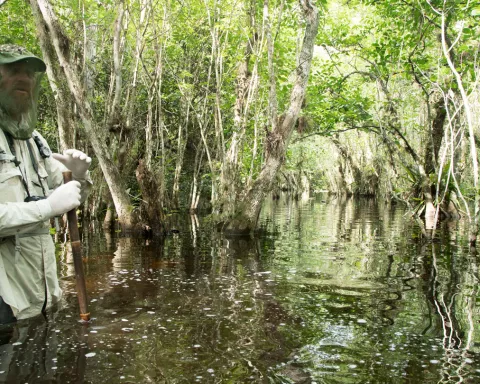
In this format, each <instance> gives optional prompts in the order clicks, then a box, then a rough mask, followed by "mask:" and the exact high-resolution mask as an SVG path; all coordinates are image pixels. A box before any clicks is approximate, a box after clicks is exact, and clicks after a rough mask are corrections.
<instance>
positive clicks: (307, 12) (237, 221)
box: [223, 0, 319, 233]
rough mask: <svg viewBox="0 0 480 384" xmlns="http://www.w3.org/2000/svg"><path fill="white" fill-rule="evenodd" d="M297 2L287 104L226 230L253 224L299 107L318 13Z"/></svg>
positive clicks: (247, 230)
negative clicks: (300, 23) (297, 39)
mask: <svg viewBox="0 0 480 384" xmlns="http://www.w3.org/2000/svg"><path fill="white" fill-rule="evenodd" d="M300 5H301V8H302V11H303V15H304V18H305V21H306V27H305V35H304V39H303V44H302V48H301V51H300V53H299V57H298V66H297V69H296V78H295V82H294V84H293V88H292V92H291V94H290V104H289V107H288V109H287V110H286V111H285V113H284V114H282V116H281V117H280V118H279V119H277V121H275V122H273V130H272V131H268V133H267V146H266V160H265V164H264V166H263V168H262V170H261V172H260V174H259V175H258V177H257V178H256V180H255V181H254V182H253V184H252V186H251V187H250V188H249V189H248V190H247V192H246V193H245V195H244V197H243V198H242V199H241V200H240V202H239V203H238V205H237V206H235V210H234V212H235V213H234V215H233V216H232V217H231V218H228V219H227V220H225V221H224V222H223V228H224V230H225V231H226V232H232V233H250V232H252V231H253V230H254V229H255V228H256V226H257V222H258V216H259V214H260V210H261V206H262V203H263V200H264V198H265V196H266V194H267V193H268V192H269V191H270V190H271V189H272V185H273V182H274V180H275V178H276V176H277V173H278V171H279V169H280V166H281V165H282V163H283V162H284V159H285V153H286V149H287V146H288V142H289V140H290V136H291V134H292V132H293V129H294V127H295V122H296V121H297V118H298V115H299V113H300V110H301V107H302V103H303V100H304V97H305V92H306V88H307V83H308V77H309V74H310V66H311V62H312V57H313V50H314V47H315V39H316V37H317V34H318V23H319V17H318V9H317V8H316V7H315V6H314V5H313V4H312V3H311V2H310V1H303V0H302V1H300Z"/></svg>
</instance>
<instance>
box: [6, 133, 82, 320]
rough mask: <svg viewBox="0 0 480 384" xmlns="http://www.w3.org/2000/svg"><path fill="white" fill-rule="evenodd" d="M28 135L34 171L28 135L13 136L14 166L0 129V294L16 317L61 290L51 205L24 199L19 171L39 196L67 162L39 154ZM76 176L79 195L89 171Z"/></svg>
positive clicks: (36, 309) (37, 309)
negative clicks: (17, 163) (22, 136)
mask: <svg viewBox="0 0 480 384" xmlns="http://www.w3.org/2000/svg"><path fill="white" fill-rule="evenodd" d="M36 134H38V133H36ZM40 138H41V140H42V141H43V143H44V145H45V146H46V147H48V144H47V143H46V141H45V140H44V139H43V138H42V137H41V136H40ZM28 141H30V146H31V149H32V152H33V155H34V157H35V159H36V163H37V166H38V175H37V172H36V171H35V168H34V166H33V163H32V159H31V155H30V152H29V149H28V146H27V140H14V146H15V155H16V158H17V160H18V161H20V165H19V166H16V165H15V163H14V162H12V161H8V157H9V155H12V153H11V151H10V147H9V144H8V141H7V138H6V137H5V134H4V132H3V131H2V130H0V296H1V297H2V298H3V300H4V301H5V302H6V303H7V304H8V305H10V307H11V308H12V310H13V313H14V315H15V316H16V317H17V319H25V318H28V317H32V316H36V315H38V314H40V313H41V310H42V307H43V304H44V302H45V300H46V307H47V308H48V307H50V306H51V305H52V304H54V303H56V302H58V301H59V300H60V298H61V295H62V291H61V289H60V287H59V284H58V278H57V267H56V258H55V246H54V243H53V240H52V237H51V235H50V234H49V229H50V222H49V219H50V218H51V216H52V210H51V207H50V204H49V202H48V201H47V200H39V201H35V202H28V203H25V202H24V200H25V198H26V197H27V192H26V188H25V186H24V183H23V181H22V174H23V179H24V180H25V181H26V182H27V186H28V190H29V192H30V195H31V196H43V193H44V191H45V193H46V194H47V195H48V193H49V192H50V191H51V190H52V189H55V188H56V187H58V186H60V185H61V184H63V176H62V172H63V171H65V170H66V168H65V166H64V165H63V164H62V163H60V162H58V161H57V160H55V159H53V158H52V157H47V158H45V159H43V158H42V157H41V155H40V153H39V151H38V148H37V145H36V144H35V142H34V140H33V139H29V140H28ZM2 155H4V156H2ZM2 158H3V159H5V160H1V159H2ZM78 181H79V182H80V183H81V185H82V201H83V200H84V199H85V198H86V196H87V194H88V190H89V187H90V185H91V181H90V179H89V177H88V176H87V179H84V180H78ZM42 186H43V189H42Z"/></svg>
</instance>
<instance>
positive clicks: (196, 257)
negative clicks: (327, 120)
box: [0, 197, 480, 383]
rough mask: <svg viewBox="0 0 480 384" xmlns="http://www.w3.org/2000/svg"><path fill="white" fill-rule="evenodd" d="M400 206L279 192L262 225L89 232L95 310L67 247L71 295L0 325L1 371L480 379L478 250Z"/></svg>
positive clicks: (77, 377) (127, 376)
mask: <svg viewBox="0 0 480 384" xmlns="http://www.w3.org/2000/svg"><path fill="white" fill-rule="evenodd" d="M404 213H405V212H404V210H403V209H402V208H400V207H395V206H394V207H390V206H387V205H383V204H377V203H376V202H375V201H373V200H361V201H360V200H357V201H356V200H340V199H331V198H326V197H319V198H317V199H311V200H307V201H304V202H296V201H290V200H287V199H284V200H280V201H270V202H268V203H267V204H266V205H265V208H264V210H263V212H262V221H261V224H262V231H261V234H260V235H259V236H258V237H257V238H256V239H244V238H229V239H226V238H224V237H222V236H221V235H220V234H218V233H215V232H214V231H211V230H210V229H208V228H203V227H202V220H201V219H200V220H199V221H200V229H199V230H198V231H195V232H192V227H191V223H193V222H195V221H190V218H188V217H187V218H186V221H185V225H184V227H183V228H182V229H181V231H180V233H179V234H175V235H172V236H171V237H169V238H167V239H166V240H165V241H164V242H158V241H152V240H145V239H134V238H115V237H111V236H105V235H104V234H96V235H90V236H88V238H85V239H84V253H85V255H86V259H85V272H86V276H87V290H88V298H89V310H90V311H91V313H92V317H93V318H94V319H93V321H92V322H91V323H90V324H88V325H81V324H80V323H79V322H78V308H77V300H76V295H75V286H74V280H73V278H72V275H73V273H74V271H73V267H72V265H71V264H69V263H68V262H67V261H68V255H66V254H65V253H68V252H64V250H63V248H62V247H59V259H60V260H59V271H60V273H61V275H62V276H63V278H62V286H63V289H64V293H65V298H64V304H63V306H62V308H61V309H60V310H59V311H56V312H54V313H51V314H49V316H47V319H44V318H41V319H39V318H37V319H32V320H31V321H28V322H22V323H21V324H19V325H18V326H16V327H15V328H13V329H10V330H3V331H2V332H3V333H0V334H1V335H2V338H1V339H0V340H3V342H4V343H5V342H6V344H4V345H1V346H0V381H3V382H5V381H6V382H29V383H30V382H37V381H38V382H40V381H41V382H58V383H79V382H85V383H101V382H108V383H122V382H123V383H192V382H204V383H249V382H250V383H292V382H295V383H315V382H316V383H398V382H408V383H438V382H442V383H450V382H452V383H455V382H467V383H475V382H479V381H480V373H479V372H480V358H479V357H478V346H477V343H478V342H477V340H478V338H479V336H478V319H479V317H478V309H477V308H476V297H477V294H478V292H477V282H478V272H477V260H476V256H475V255H472V254H470V253H469V251H468V247H467V244H466V242H464V241H463V239H457V238H456V237H455V236H456V234H455V232H448V231H442V233H441V234H439V241H436V242H434V243H430V244H422V242H421V241H420V239H419V231H418V230H417V229H416V228H415V226H414V224H413V223H411V222H410V221H409V220H408V218H406V217H404Z"/></svg>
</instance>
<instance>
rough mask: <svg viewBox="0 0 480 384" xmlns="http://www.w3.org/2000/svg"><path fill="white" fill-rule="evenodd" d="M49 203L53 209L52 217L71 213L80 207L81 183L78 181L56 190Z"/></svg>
mask: <svg viewBox="0 0 480 384" xmlns="http://www.w3.org/2000/svg"><path fill="white" fill-rule="evenodd" d="M47 201H48V202H49V203H50V207H51V208H52V217H54V216H59V215H61V214H63V213H65V212H68V211H71V210H72V209H74V208H77V207H78V206H79V205H80V183H79V182H78V181H76V180H73V181H70V182H68V183H67V184H63V185H61V186H60V187H58V188H57V189H55V190H54V191H53V192H52V193H51V194H50V196H48V197H47Z"/></svg>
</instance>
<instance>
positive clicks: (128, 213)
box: [30, 0, 135, 230]
mask: <svg viewBox="0 0 480 384" xmlns="http://www.w3.org/2000/svg"><path fill="white" fill-rule="evenodd" d="M30 4H31V6H32V9H33V12H34V16H35V18H38V19H39V20H40V21H42V22H44V23H45V25H46V26H47V27H48V38H49V39H50V41H51V42H52V43H53V46H54V48H55V52H56V55H57V59H58V62H59V64H60V67H61V68H62V69H63V72H64V74H65V77H66V79H67V83H68V86H69V89H70V92H71V93H72V95H73V98H74V100H75V103H76V105H77V108H78V112H79V114H80V117H81V119H82V122H83V125H84V127H85V133H86V135H87V138H88V140H89V141H90V143H91V144H92V147H93V150H94V152H95V155H96V157H97V159H98V162H99V165H100V167H101V168H102V171H103V174H104V177H105V180H106V182H107V184H108V187H109V189H110V193H111V195H112V199H113V202H114V205H115V209H116V211H117V215H118V220H119V223H120V225H121V226H122V228H123V229H124V230H131V229H133V226H134V224H135V220H134V214H133V211H132V204H131V202H130V197H129V196H128V194H127V192H126V189H125V187H124V186H123V183H122V178H121V176H120V172H119V170H118V168H117V167H116V166H115V164H114V163H113V161H112V159H111V157H110V149H109V148H108V147H107V144H106V138H105V132H104V131H103V130H102V129H99V127H98V126H97V124H96V123H95V119H94V115H93V111H92V108H91V106H90V102H89V100H88V99H87V97H86V92H85V88H84V86H83V85H82V82H81V81H80V78H79V75H78V73H77V72H76V70H75V68H74V67H73V66H72V64H71V63H70V57H69V41H68V38H67V37H66V36H65V35H64V34H63V31H62V29H61V27H60V25H59V23H58V20H57V19H56V16H55V14H54V12H53V9H52V6H51V5H50V3H49V2H48V1H47V0H30Z"/></svg>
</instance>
